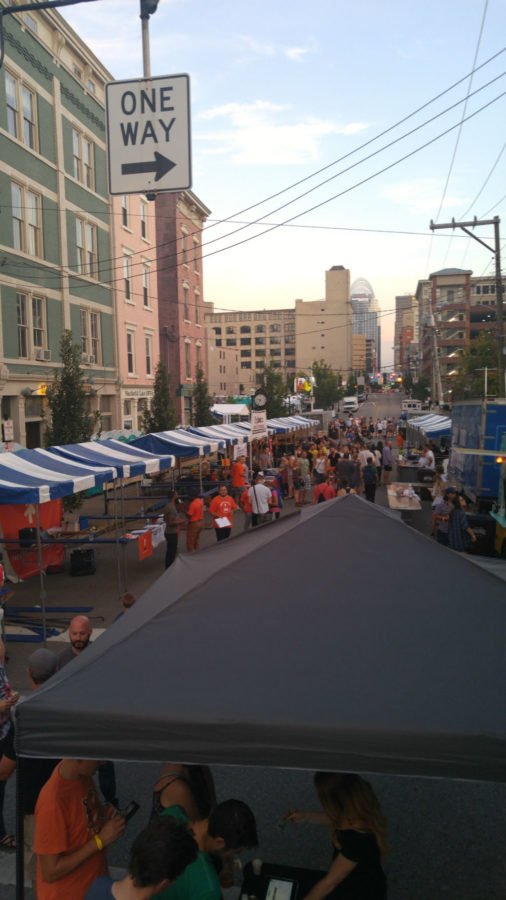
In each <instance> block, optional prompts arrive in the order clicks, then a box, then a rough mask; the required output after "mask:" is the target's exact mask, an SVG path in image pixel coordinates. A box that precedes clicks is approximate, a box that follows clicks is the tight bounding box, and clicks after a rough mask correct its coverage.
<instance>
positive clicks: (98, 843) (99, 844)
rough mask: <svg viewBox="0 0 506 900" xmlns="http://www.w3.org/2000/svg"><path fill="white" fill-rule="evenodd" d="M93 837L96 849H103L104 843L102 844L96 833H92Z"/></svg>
mask: <svg viewBox="0 0 506 900" xmlns="http://www.w3.org/2000/svg"><path fill="white" fill-rule="evenodd" d="M93 837H94V838H95V843H96V845H97V847H98V849H99V850H103V849H104V845H103V843H102V841H101V840H100V838H99V836H98V834H94V835H93Z"/></svg>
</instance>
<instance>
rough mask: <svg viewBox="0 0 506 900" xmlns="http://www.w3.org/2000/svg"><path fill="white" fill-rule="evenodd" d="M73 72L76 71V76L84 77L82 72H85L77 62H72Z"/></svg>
mask: <svg viewBox="0 0 506 900" xmlns="http://www.w3.org/2000/svg"><path fill="white" fill-rule="evenodd" d="M72 72H73V73H74V75H75V76H76V78H81V77H82V74H83V73H82V72H81V69H80V68H79V66H78V65H77V63H72Z"/></svg>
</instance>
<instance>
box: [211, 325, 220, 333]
mask: <svg viewBox="0 0 506 900" xmlns="http://www.w3.org/2000/svg"><path fill="white" fill-rule="evenodd" d="M213 331H214V333H215V334H221V328H220V327H216V326H215V327H214V328H213Z"/></svg>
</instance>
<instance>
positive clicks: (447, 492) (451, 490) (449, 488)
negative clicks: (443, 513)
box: [444, 487, 457, 497]
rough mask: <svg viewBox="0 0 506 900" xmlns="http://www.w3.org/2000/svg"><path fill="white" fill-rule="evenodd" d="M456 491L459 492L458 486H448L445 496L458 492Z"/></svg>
mask: <svg viewBox="0 0 506 900" xmlns="http://www.w3.org/2000/svg"><path fill="white" fill-rule="evenodd" d="M456 493H457V488H455V487H447V488H446V491H445V494H444V495H445V497H446V496H447V494H456Z"/></svg>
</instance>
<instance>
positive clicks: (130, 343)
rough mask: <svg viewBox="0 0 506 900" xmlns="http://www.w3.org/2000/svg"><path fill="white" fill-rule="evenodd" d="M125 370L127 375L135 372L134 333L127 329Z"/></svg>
mask: <svg viewBox="0 0 506 900" xmlns="http://www.w3.org/2000/svg"><path fill="white" fill-rule="evenodd" d="M126 337H127V371H128V374H129V375H133V374H134V372H135V357H134V335H133V332H132V331H127V336H126Z"/></svg>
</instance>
